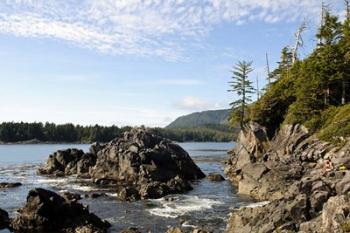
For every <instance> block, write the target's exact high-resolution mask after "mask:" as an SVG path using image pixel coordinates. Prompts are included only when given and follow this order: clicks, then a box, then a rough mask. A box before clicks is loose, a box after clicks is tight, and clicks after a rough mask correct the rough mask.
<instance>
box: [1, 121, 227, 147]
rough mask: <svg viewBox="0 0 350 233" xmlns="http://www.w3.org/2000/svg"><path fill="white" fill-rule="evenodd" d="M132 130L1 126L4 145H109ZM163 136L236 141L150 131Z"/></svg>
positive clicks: (207, 133)
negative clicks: (107, 143) (41, 143)
mask: <svg viewBox="0 0 350 233" xmlns="http://www.w3.org/2000/svg"><path fill="white" fill-rule="evenodd" d="M130 129H131V127H130V126H125V127H118V126H100V125H93V126H81V125H73V124H61V125H59V124H54V123H45V124H43V123H25V122H18V123H16V122H4V123H1V124H0V142H2V143H23V142H29V143H30V142H32V143H40V142H51V143H91V142H95V141H97V142H108V141H110V140H112V139H113V138H115V137H117V136H120V135H121V134H122V133H123V132H125V131H128V130H130ZM149 130H151V131H153V133H155V134H158V135H159V136H162V137H165V138H168V139H170V140H173V141H178V142H184V141H198V142H208V141H213V142H214V141H217V142H226V141H232V140H233V138H234V134H233V133H232V132H231V130H229V129H228V128H226V127H219V126H211V125H206V126H201V127H193V128H174V129H166V128H150V129H149Z"/></svg>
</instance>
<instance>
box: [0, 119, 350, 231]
mask: <svg viewBox="0 0 350 233" xmlns="http://www.w3.org/2000/svg"><path fill="white" fill-rule="evenodd" d="M349 170H350V141H349V140H344V143H342V144H341V145H333V144H331V143H328V142H324V141H321V140H318V139H317V138H316V137H315V136H314V135H310V134H309V133H308V130H307V129H306V128H305V127H304V126H302V125H285V126H283V127H282V128H281V129H280V130H279V132H278V133H276V135H275V136H274V137H273V138H272V139H270V138H269V137H268V136H267V132H266V129H265V128H264V127H262V126H260V125H258V124H256V123H253V122H251V123H250V124H248V125H247V126H246V128H245V129H244V130H242V131H241V132H240V134H239V137H238V141H237V143H236V146H235V148H234V149H233V150H232V151H231V152H230V158H229V159H228V161H227V163H226V167H225V174H226V177H227V178H228V179H229V180H230V181H231V182H232V184H233V185H234V186H236V187H237V189H238V193H239V194H243V195H248V196H250V197H253V198H254V199H255V200H257V201H261V203H257V204H256V205H252V206H250V207H249V206H247V207H242V208H240V209H236V210H235V211H233V212H232V214H231V216H230V219H229V221H228V224H227V229H226V232H227V233H245V232H253V233H254V232H256V233H270V232H276V233H280V232H285V233H290V232H301V233H326V232H336V233H338V232H339V233H343V232H350V196H349V195H348V191H349V190H350V172H349ZM38 173H39V174H41V175H45V176H49V177H67V176H77V177H81V178H84V179H88V180H90V182H91V184H94V185H98V186H100V187H104V188H108V189H109V190H113V191H114V192H115V193H116V194H117V196H118V198H119V199H120V200H123V201H136V200H139V199H153V198H160V197H164V196H166V195H168V194H175V193H184V192H187V191H188V190H190V189H191V182H192V181H195V180H197V179H201V178H204V177H205V175H204V173H203V172H202V171H201V170H200V169H199V168H198V167H197V165H196V164H195V163H194V162H193V161H192V159H191V158H190V156H189V155H188V153H187V152H186V151H184V150H183V149H182V148H181V147H180V146H178V145H177V144H174V143H173V142H171V141H169V140H166V139H163V138H160V137H158V136H155V135H153V134H151V133H149V132H147V130H145V129H133V130H131V131H130V132H126V133H125V134H124V135H123V136H121V137H120V138H116V139H115V140H113V141H111V142H109V143H106V144H98V143H95V144H93V145H92V146H91V147H90V151H89V153H84V152H83V151H82V150H77V149H67V150H60V151H57V152H55V153H53V154H51V155H50V156H49V158H48V160H47V162H46V164H45V165H44V166H42V167H41V168H39V170H38ZM207 178H208V180H210V181H211V182H218V181H222V180H223V179H224V178H223V177H222V176H221V175H220V174H219V173H209V174H208V177H207ZM19 185H20V184H19V183H2V184H1V187H2V188H16V187H18V186H19ZM101 195H103V193H102V194H101ZM97 197H99V195H95V194H94V196H91V198H97ZM79 199H80V196H79V195H76V194H72V193H63V194H56V193H54V192H51V191H48V190H44V189H34V190H32V191H30V192H29V194H28V197H27V203H26V204H25V206H24V207H23V208H21V209H19V210H18V215H17V216H16V217H15V218H14V219H10V218H9V215H8V214H7V213H6V211H3V210H0V228H9V229H11V230H12V231H14V232H33V231H36V232H49V231H52V232H62V233H68V232H69V233H70V232H75V233H90V232H91V233H92V232H97V233H100V232H101V233H102V232H107V229H108V227H109V223H107V222H105V221H103V220H101V219H100V218H98V217H97V216H96V215H94V214H92V213H90V212H89V210H88V208H87V207H85V206H83V205H82V204H80V203H78V201H79ZM47 209H50V210H52V209H55V211H54V215H50V214H49V212H46V210H47ZM66 212H74V213H75V214H74V218H73V216H70V215H69V214H68V215H66V214H65V213H66ZM57 216H59V217H60V218H59V219H60V220H59V221H58V225H57V224H56V223H55V224H56V225H55V224H53V223H52V222H57ZM67 216H68V217H67ZM70 219H73V220H70ZM50 227H52V229H51V228H50ZM54 230H56V231H54ZM122 232H125V233H137V232H140V231H139V230H138V229H137V228H130V229H126V230H124V231H122ZM207 232H208V231H205V230H200V229H194V230H188V229H187V230H186V229H183V228H179V227H175V228H169V229H168V231H167V233H207Z"/></svg>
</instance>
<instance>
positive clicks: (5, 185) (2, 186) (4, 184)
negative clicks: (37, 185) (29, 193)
mask: <svg viewBox="0 0 350 233" xmlns="http://www.w3.org/2000/svg"><path fill="white" fill-rule="evenodd" d="M21 185H22V184H21V183H7V182H2V183H0V189H7V188H17V187H19V186H21Z"/></svg>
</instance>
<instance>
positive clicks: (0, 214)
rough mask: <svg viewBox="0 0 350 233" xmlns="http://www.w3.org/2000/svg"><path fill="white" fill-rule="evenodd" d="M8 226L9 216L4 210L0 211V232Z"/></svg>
mask: <svg viewBox="0 0 350 233" xmlns="http://www.w3.org/2000/svg"><path fill="white" fill-rule="evenodd" d="M9 224H10V218H9V214H8V213H7V212H6V211H5V210H3V209H0V230H2V229H4V228H8V226H9Z"/></svg>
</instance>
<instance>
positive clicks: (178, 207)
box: [148, 195, 223, 218]
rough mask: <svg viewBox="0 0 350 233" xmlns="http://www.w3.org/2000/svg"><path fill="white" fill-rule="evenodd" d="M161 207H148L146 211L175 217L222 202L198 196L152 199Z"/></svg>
mask: <svg viewBox="0 0 350 233" xmlns="http://www.w3.org/2000/svg"><path fill="white" fill-rule="evenodd" d="M153 202H157V203H158V204H159V205H161V207H158V208H152V209H149V210H148V212H149V213H151V214H153V215H157V216H161V217H166V218H177V217H178V216H181V215H184V214H186V213H189V212H194V211H201V210H206V209H212V208H213V206H214V205H220V204H223V203H222V202H220V201H216V200H212V199H208V198H199V197H198V196H185V195H183V196H180V197H179V199H176V200H173V201H167V200H166V199H164V198H161V199H158V200H153Z"/></svg>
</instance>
